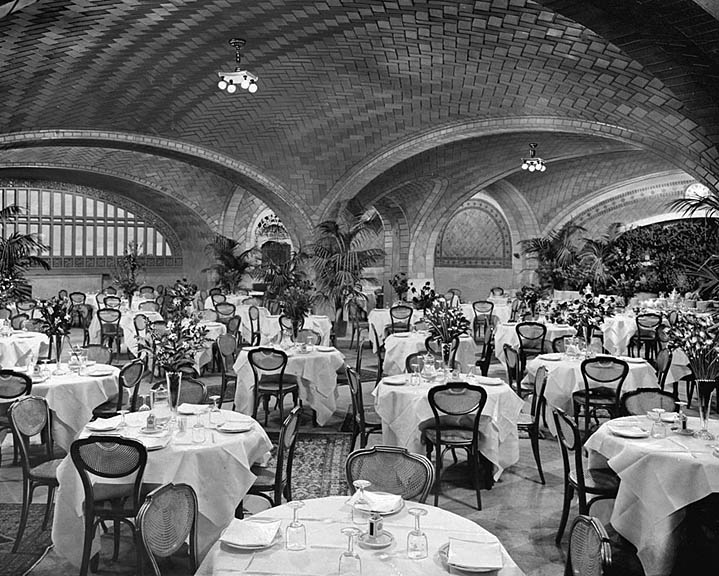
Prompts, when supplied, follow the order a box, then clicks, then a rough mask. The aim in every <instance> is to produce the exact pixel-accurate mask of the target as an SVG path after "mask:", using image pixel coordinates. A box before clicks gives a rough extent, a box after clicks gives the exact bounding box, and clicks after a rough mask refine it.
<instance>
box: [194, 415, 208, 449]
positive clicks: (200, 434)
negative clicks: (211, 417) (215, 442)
mask: <svg viewBox="0 0 719 576" xmlns="http://www.w3.org/2000/svg"><path fill="white" fill-rule="evenodd" d="M205 439H206V435H205V427H204V426H203V425H202V422H200V419H199V417H198V419H197V422H196V423H195V425H194V426H193V427H192V441H193V442H194V443H195V444H202V443H204V441H205Z"/></svg>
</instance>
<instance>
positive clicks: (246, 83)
mask: <svg viewBox="0 0 719 576" xmlns="http://www.w3.org/2000/svg"><path fill="white" fill-rule="evenodd" d="M229 44H230V46H232V47H234V49H235V61H236V63H237V66H235V71H234V72H218V73H217V75H218V76H219V77H220V81H219V82H218V83H217V87H218V88H219V89H220V90H226V91H227V92H228V93H229V94H234V93H235V92H236V91H237V87H238V86H239V87H240V88H242V89H243V90H247V91H248V92H250V93H252V94H254V93H255V92H257V80H258V78H257V76H255V75H254V74H253V73H252V72H249V71H247V70H242V68H241V67H240V60H241V54H240V48H242V47H243V46H244V45H245V40H244V39H242V38H233V39H232V40H230V42H229Z"/></svg>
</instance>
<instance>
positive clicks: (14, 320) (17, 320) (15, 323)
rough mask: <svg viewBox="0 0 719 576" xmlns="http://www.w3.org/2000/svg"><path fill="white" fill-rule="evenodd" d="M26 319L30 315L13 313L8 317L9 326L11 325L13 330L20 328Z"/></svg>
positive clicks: (28, 318)
mask: <svg viewBox="0 0 719 576" xmlns="http://www.w3.org/2000/svg"><path fill="white" fill-rule="evenodd" d="M26 320H30V316H28V315H27V314H25V313H21V314H15V315H14V316H12V317H11V318H10V326H12V328H13V330H22V326H23V323H24V322H25V321H26Z"/></svg>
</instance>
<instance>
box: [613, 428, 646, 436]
mask: <svg viewBox="0 0 719 576" xmlns="http://www.w3.org/2000/svg"><path fill="white" fill-rule="evenodd" d="M609 431H610V432H611V433H612V434H614V435H615V436H619V437H621V438H649V430H644V429H642V428H639V426H609Z"/></svg>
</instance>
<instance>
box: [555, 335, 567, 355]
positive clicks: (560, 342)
mask: <svg viewBox="0 0 719 576" xmlns="http://www.w3.org/2000/svg"><path fill="white" fill-rule="evenodd" d="M564 338H565V336H558V337H556V338H555V339H554V340H552V352H556V353H563V352H564V351H565V350H566V343H565V341H564Z"/></svg>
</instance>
